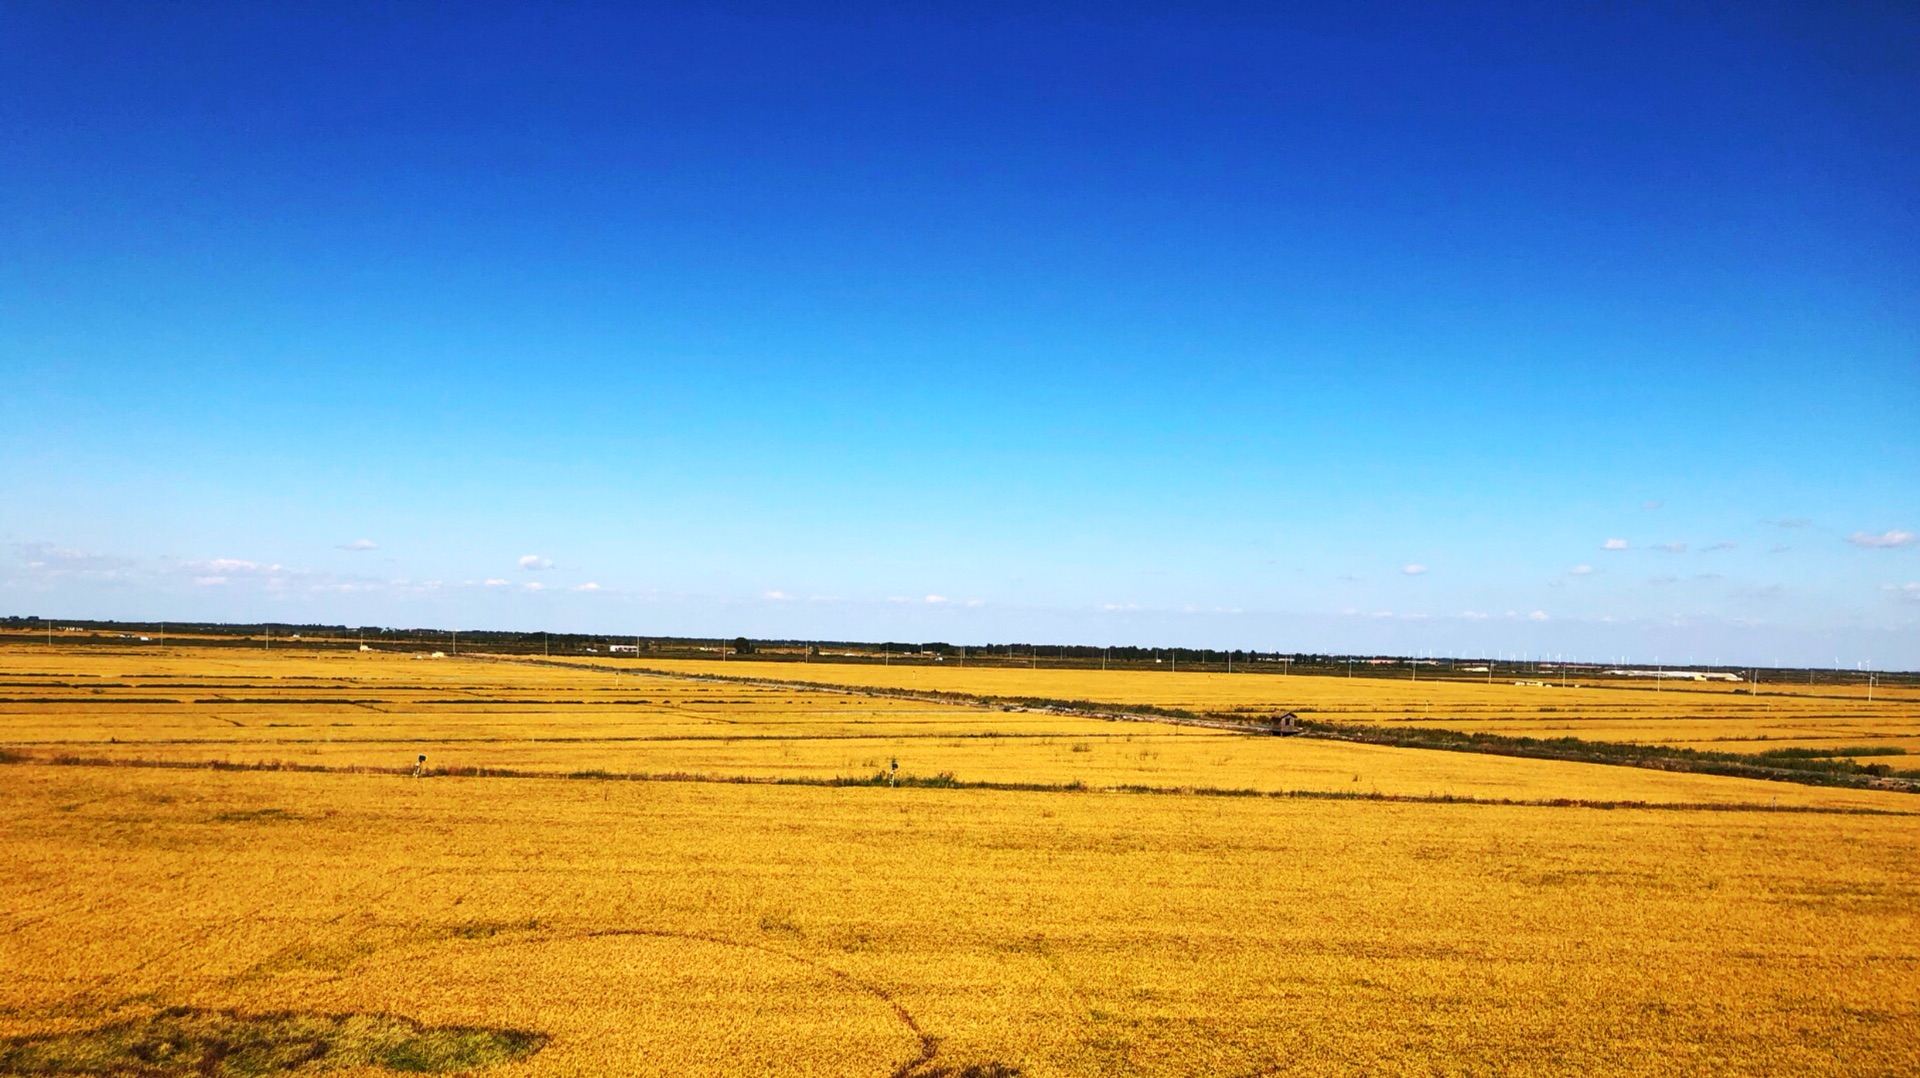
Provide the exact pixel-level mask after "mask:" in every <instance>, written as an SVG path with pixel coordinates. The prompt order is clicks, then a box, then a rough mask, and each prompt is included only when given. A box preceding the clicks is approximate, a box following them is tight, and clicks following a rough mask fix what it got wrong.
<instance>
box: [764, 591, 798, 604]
mask: <svg viewBox="0 0 1920 1078" xmlns="http://www.w3.org/2000/svg"><path fill="white" fill-rule="evenodd" d="M760 598H762V599H772V600H773V601H774V602H776V603H784V602H790V601H792V599H793V596H791V595H788V594H787V593H786V592H784V591H781V590H780V589H778V588H773V589H771V590H769V591H763V592H761V593H760Z"/></svg>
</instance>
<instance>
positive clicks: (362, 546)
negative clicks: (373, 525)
mask: <svg viewBox="0 0 1920 1078" xmlns="http://www.w3.org/2000/svg"><path fill="white" fill-rule="evenodd" d="M334 549H336V550H379V549H380V544H379V543H376V542H374V541H373V540H371V539H355V540H354V541H353V542H351V543H341V544H340V545H339V546H337V547H335V548H334Z"/></svg>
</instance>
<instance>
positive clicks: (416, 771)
mask: <svg viewBox="0 0 1920 1078" xmlns="http://www.w3.org/2000/svg"><path fill="white" fill-rule="evenodd" d="M426 769H427V754H426V753H424V752H423V753H421V754H420V755H419V756H416V757H414V761H413V777H414V778H416V779H417V778H419V777H420V775H421V773H422V772H424V771H425V770H426Z"/></svg>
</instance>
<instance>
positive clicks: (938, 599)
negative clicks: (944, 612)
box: [926, 595, 947, 603]
mask: <svg viewBox="0 0 1920 1078" xmlns="http://www.w3.org/2000/svg"><path fill="white" fill-rule="evenodd" d="M926 601H927V602H929V603H944V602H946V601H947V597H946V596H944V595H929V596H927V599H926Z"/></svg>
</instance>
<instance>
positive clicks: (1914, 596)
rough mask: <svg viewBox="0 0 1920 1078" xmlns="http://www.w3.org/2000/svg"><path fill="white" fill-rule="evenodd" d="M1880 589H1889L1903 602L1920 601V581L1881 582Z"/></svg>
mask: <svg viewBox="0 0 1920 1078" xmlns="http://www.w3.org/2000/svg"><path fill="white" fill-rule="evenodd" d="M1880 590H1881V591H1890V592H1892V593H1893V597H1894V598H1896V599H1898V600H1900V601H1901V602H1903V603H1920V581H1915V582H1913V583H1911V584H1882V585H1881V586H1880Z"/></svg>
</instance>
